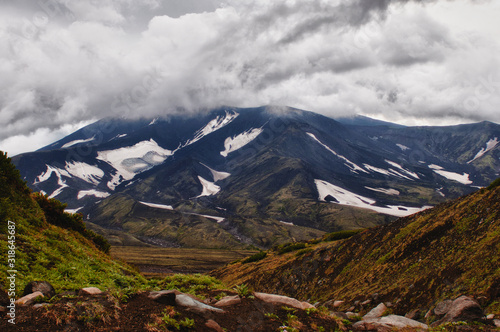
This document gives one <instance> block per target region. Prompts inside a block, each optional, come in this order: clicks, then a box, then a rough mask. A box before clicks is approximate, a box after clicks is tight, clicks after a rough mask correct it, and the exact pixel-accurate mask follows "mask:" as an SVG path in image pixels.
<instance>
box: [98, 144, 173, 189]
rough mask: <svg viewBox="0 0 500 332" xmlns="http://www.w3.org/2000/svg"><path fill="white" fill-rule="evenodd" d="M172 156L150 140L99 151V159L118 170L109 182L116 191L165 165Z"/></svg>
mask: <svg viewBox="0 0 500 332" xmlns="http://www.w3.org/2000/svg"><path fill="white" fill-rule="evenodd" d="M171 155H172V151H170V150H168V149H164V148H162V147H161V146H159V145H158V143H156V142H155V141H154V140H153V139H150V140H149V141H142V142H139V143H137V144H135V145H132V146H127V147H123V148H119V149H116V150H107V151H99V152H97V159H99V160H102V161H105V162H107V163H108V164H110V165H111V166H113V168H114V169H116V173H115V174H114V175H113V179H112V180H111V181H109V182H108V188H110V189H111V190H114V189H115V187H116V186H117V185H119V184H120V183H121V182H122V181H124V180H130V179H132V178H133V177H134V176H135V175H136V174H138V173H141V172H144V171H146V170H148V169H150V168H151V167H153V166H155V165H159V164H161V163H163V162H164V161H165V160H166V159H167V158H168V157H169V156H171ZM120 177H121V178H120Z"/></svg>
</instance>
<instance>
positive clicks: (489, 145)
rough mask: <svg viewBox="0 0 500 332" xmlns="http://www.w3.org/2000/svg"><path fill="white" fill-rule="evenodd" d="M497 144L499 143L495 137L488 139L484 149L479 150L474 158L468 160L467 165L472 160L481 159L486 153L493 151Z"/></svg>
mask: <svg viewBox="0 0 500 332" xmlns="http://www.w3.org/2000/svg"><path fill="white" fill-rule="evenodd" d="M498 143H500V141H498V138H497V137H495V138H493V139H490V140H489V141H488V142H486V147H485V148H481V150H480V151H479V152H478V153H477V154H476V156H475V157H474V158H473V159H471V160H469V161H468V162H467V164H470V163H471V162H473V161H474V160H476V159H478V158H481V157H482V156H483V155H484V154H485V153H486V152H488V151H490V150H493V149H494V148H495V147H496V146H497V145H498Z"/></svg>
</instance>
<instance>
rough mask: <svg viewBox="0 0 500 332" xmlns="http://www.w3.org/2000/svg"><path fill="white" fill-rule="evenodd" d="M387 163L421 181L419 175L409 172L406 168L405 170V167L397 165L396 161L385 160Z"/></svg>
mask: <svg viewBox="0 0 500 332" xmlns="http://www.w3.org/2000/svg"><path fill="white" fill-rule="evenodd" d="M385 162H386V163H388V164H389V165H392V166H394V167H396V168H398V169H399V170H400V171H403V172H404V173H406V174H408V175H410V176H411V177H414V178H415V179H420V178H419V177H418V175H417V173H415V172H412V171H409V170H407V169H406V168H403V166H401V165H400V164H398V163H395V162H394V161H390V160H387V159H386V160H385Z"/></svg>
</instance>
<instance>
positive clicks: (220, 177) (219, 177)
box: [200, 163, 231, 183]
mask: <svg viewBox="0 0 500 332" xmlns="http://www.w3.org/2000/svg"><path fill="white" fill-rule="evenodd" d="M200 164H202V165H203V166H205V167H206V168H208V169H209V170H210V172H211V173H212V176H213V178H214V183H215V182H217V181H220V180H224V179H226V178H228V177H230V176H231V173H227V172H219V171H216V170H214V169H212V168H210V167H208V166H207V165H205V164H203V163H200Z"/></svg>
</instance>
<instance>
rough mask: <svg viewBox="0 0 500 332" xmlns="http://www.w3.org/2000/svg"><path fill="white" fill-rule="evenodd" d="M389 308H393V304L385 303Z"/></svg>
mask: <svg viewBox="0 0 500 332" xmlns="http://www.w3.org/2000/svg"><path fill="white" fill-rule="evenodd" d="M384 304H385V306H386V307H387V308H392V307H393V306H394V305H393V304H392V303H391V302H385V303H384Z"/></svg>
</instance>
